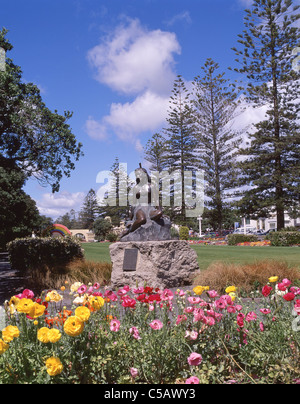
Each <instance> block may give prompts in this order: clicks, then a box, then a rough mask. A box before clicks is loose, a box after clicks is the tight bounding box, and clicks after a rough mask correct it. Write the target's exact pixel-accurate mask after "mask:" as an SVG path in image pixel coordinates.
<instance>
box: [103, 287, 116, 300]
mask: <svg viewBox="0 0 300 404" xmlns="http://www.w3.org/2000/svg"><path fill="white" fill-rule="evenodd" d="M104 296H105V297H108V298H109V299H110V300H111V301H112V302H116V301H117V300H118V296H117V295H116V294H115V293H114V292H113V291H111V290H106V291H105V293H104Z"/></svg>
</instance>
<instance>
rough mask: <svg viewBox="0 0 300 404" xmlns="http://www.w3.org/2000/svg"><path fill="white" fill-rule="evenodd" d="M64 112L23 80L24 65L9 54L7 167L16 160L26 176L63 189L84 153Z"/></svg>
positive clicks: (3, 131)
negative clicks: (65, 178)
mask: <svg viewBox="0 0 300 404" xmlns="http://www.w3.org/2000/svg"><path fill="white" fill-rule="evenodd" d="M7 32H8V31H7V30H6V29H2V31H0V47H1V48H2V49H4V51H5V52H6V53H7V52H9V51H11V50H12V49H13V46H12V45H11V44H10V42H9V41H8V40H7V38H6V34H7ZM71 117H72V114H71V113H70V112H69V111H65V112H64V115H59V114H58V112H57V111H56V110H55V112H51V111H50V110H49V109H48V108H47V107H46V105H45V104H44V102H43V101H42V98H41V95H40V91H39V89H38V87H37V86H35V85H34V84H32V83H24V82H22V71H21V68H20V67H18V66H16V65H15V64H14V63H13V61H12V60H11V59H9V58H8V57H7V58H6V64H5V69H4V71H0V153H1V155H2V159H1V164H2V166H3V167H6V166H8V165H9V163H10V162H12V163H14V164H15V165H16V167H18V168H19V169H20V170H21V171H22V172H23V174H24V175H25V179H26V178H28V177H30V176H34V177H36V178H37V179H38V181H39V182H40V183H42V184H50V185H51V187H52V191H53V192H56V191H58V190H59V183H60V180H61V179H62V177H63V176H64V175H65V176H70V173H71V171H72V170H73V169H74V162H73V160H75V161H77V160H78V159H79V157H80V156H81V155H82V152H81V147H82V145H81V144H80V143H77V142H76V138H75V136H74V135H73V134H72V132H71V129H70V127H69V125H68V124H67V121H68V120H69V119H70V118H71Z"/></svg>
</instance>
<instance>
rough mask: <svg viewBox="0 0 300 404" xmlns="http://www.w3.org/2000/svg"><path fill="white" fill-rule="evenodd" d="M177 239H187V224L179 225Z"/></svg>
mask: <svg viewBox="0 0 300 404" xmlns="http://www.w3.org/2000/svg"><path fill="white" fill-rule="evenodd" d="M179 239H180V240H188V239H189V228H188V227H187V226H181V227H180V228H179Z"/></svg>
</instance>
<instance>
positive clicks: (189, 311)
mask: <svg viewBox="0 0 300 404" xmlns="http://www.w3.org/2000/svg"><path fill="white" fill-rule="evenodd" d="M193 311H194V307H191V306H189V307H186V308H185V309H184V312H185V313H193Z"/></svg>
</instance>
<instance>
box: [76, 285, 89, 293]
mask: <svg viewBox="0 0 300 404" xmlns="http://www.w3.org/2000/svg"><path fill="white" fill-rule="evenodd" d="M86 291H87V286H86V285H81V286H79V288H78V289H77V293H79V294H80V295H83V294H84V293H85V292H86Z"/></svg>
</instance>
